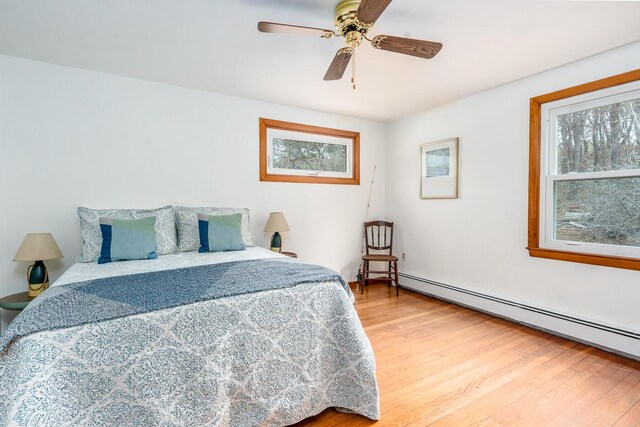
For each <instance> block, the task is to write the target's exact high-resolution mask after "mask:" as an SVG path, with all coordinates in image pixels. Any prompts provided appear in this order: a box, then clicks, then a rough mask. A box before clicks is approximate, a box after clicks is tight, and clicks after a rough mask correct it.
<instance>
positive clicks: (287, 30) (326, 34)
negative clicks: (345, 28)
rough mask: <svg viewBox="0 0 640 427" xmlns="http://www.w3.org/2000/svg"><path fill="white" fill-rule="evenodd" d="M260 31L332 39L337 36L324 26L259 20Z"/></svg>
mask: <svg viewBox="0 0 640 427" xmlns="http://www.w3.org/2000/svg"><path fill="white" fill-rule="evenodd" d="M258 31H260V32H261V33H281V34H295V35H300V36H315V37H322V38H323V39H330V38H331V37H333V36H335V35H336V33H334V32H333V31H331V30H324V29H322V28H314V27H302V26H300V25H289V24H278V23H276V22H264V21H261V22H258Z"/></svg>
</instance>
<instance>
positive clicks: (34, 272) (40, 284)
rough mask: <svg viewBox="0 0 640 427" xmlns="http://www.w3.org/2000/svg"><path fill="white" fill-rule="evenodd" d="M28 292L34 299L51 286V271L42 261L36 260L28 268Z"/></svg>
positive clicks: (30, 297)
mask: <svg viewBox="0 0 640 427" xmlns="http://www.w3.org/2000/svg"><path fill="white" fill-rule="evenodd" d="M27 285H28V289H27V294H28V295H29V299H34V298H35V297H37V296H38V295H40V294H41V293H43V292H44V291H45V290H46V289H47V288H48V287H49V272H48V271H47V266H46V265H44V262H42V261H36V262H35V263H34V264H33V265H30V266H29V268H28V269H27Z"/></svg>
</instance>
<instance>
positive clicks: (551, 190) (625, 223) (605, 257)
mask: <svg viewBox="0 0 640 427" xmlns="http://www.w3.org/2000/svg"><path fill="white" fill-rule="evenodd" d="M621 76H625V77H626V78H621ZM621 76H614V77H612V78H609V79H603V80H599V81H597V82H592V83H589V84H586V85H582V86H577V87H575V88H569V89H565V90H563V91H559V92H554V93H552V94H548V95H543V96H540V97H537V98H533V99H532V100H531V119H532V122H531V159H530V186H529V187H530V188H529V192H530V193H529V202H530V204H529V214H530V218H529V252H530V254H531V255H532V256H543V257H546V258H556V259H564V260H568V261H578V262H587V263H591V264H600V265H609V266H616V267H623V268H634V269H640V72H638V71H636V72H631V73H627V74H625V75H621Z"/></svg>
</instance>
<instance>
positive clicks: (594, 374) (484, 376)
mask: <svg viewBox="0 0 640 427" xmlns="http://www.w3.org/2000/svg"><path fill="white" fill-rule="evenodd" d="M356 309H357V310H358V313H359V315H360V319H361V320H362V324H363V325H364V329H365V331H366V333H367V335H368V336H369V339H370V340H371V344H372V345H373V350H374V352H375V356H376V366H377V370H378V384H379V386H380V401H381V411H382V416H381V418H380V421H379V422H377V423H374V422H372V421H370V420H368V419H365V418H364V417H361V416H357V415H348V414H343V413H339V412H337V411H335V410H333V409H328V410H326V411H324V412H323V413H321V414H320V415H318V416H316V417H313V418H309V419H307V420H305V421H303V422H302V423H300V424H299V425H300V426H309V425H313V426H349V427H357V426H368V425H374V424H375V425H376V426H427V425H433V426H478V425H482V426H485V425H486V426H492V425H505V426H516V425H522V426H536V427H539V426H592V425H594V426H613V425H615V426H640V363H638V362H635V361H632V360H629V359H625V358H623V357H619V356H615V355H612V354H609V353H607V352H604V351H601V350H598V349H595V348H592V347H588V346H586V345H582V344H578V343H575V342H572V341H569V340H566V339H563V338H558V337H555V336H552V335H549V334H546V333H544V332H539V331H536V330H534V329H530V328H527V327H524V326H520V325H517V324H515V323H510V322H508V321H506V320H502V319H498V318H495V317H492V316H489V315H486V314H483V313H480V312H476V311H473V310H469V309H466V308H462V307H458V306H455V305H452V304H448V303H445V302H442V301H438V300H435V299H432V298H428V297H425V296H423V295H419V294H416V293H413V292H410V291H407V290H403V289H401V290H400V296H399V297H396V296H395V292H392V291H390V290H388V288H387V286H386V285H371V286H369V289H368V290H367V291H365V294H364V295H360V294H359V293H358V294H356Z"/></svg>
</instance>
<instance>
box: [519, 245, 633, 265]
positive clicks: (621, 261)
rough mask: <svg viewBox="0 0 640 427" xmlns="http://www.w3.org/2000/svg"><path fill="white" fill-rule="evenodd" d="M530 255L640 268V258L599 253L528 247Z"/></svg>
mask: <svg viewBox="0 0 640 427" xmlns="http://www.w3.org/2000/svg"><path fill="white" fill-rule="evenodd" d="M527 250H528V251H529V256H532V257H536V258H547V259H555V260H560V261H569V262H580V263H583V264H592V265H603V266H606V267H615V268H626V269H628V270H640V259H638V258H624V257H614V256H607V255H597V254H583V253H578V252H567V251H557V250H553V249H541V248H531V247H527Z"/></svg>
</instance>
